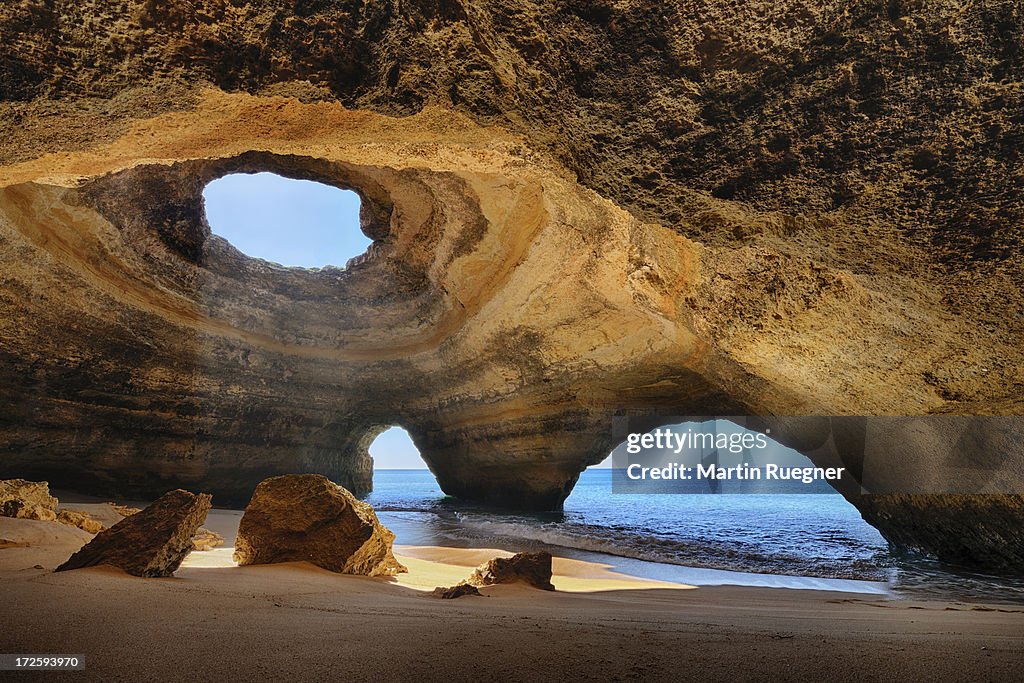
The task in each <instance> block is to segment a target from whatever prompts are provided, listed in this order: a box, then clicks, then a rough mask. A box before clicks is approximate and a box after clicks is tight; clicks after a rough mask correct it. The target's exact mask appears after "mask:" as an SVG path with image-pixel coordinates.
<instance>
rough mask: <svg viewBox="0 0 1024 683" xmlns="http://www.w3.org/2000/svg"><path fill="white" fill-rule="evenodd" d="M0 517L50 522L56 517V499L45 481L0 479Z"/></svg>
mask: <svg viewBox="0 0 1024 683" xmlns="http://www.w3.org/2000/svg"><path fill="white" fill-rule="evenodd" d="M0 517H17V518H19V519H37V520H40V521H43V522H52V521H54V520H55V519H57V499H56V498H54V497H53V496H51V495H50V485H49V484H48V483H47V482H45V481H27V480H25V479H4V480H0Z"/></svg>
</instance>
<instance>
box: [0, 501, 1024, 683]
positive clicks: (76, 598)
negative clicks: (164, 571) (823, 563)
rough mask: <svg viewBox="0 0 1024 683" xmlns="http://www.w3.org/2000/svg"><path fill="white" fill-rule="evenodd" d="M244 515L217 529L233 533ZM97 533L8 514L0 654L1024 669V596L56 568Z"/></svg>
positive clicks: (298, 666)
mask: <svg viewBox="0 0 1024 683" xmlns="http://www.w3.org/2000/svg"><path fill="white" fill-rule="evenodd" d="M93 505H95V504H93ZM68 507H69V508H72V509H82V510H85V511H89V512H93V513H96V514H101V513H102V512H103V511H102V510H100V509H97V508H93V507H91V506H90V507H83V506H82V505H68ZM240 515H241V513H238V512H232V511H221V510H216V511H213V512H212V513H211V515H210V518H209V519H208V520H207V524H206V526H207V527H208V528H211V529H213V530H215V531H218V532H219V533H221V534H222V535H224V536H225V539H226V541H227V546H230V545H231V544H232V543H233V539H234V530H235V528H236V527H237V522H238V519H239V517H240ZM88 538H89V536H88V534H86V533H85V532H83V531H80V530H79V529H75V528H71V527H67V526H64V525H60V524H56V523H52V522H34V521H28V520H15V519H3V518H0V539H4V540H6V541H8V542H9V544H8V545H7V546H6V547H4V546H3V544H0V585H2V586H3V594H2V603H0V604H2V607H0V624H2V625H3V627H2V631H0V652H5V653H70V654H84V655H85V656H86V667H87V668H86V671H85V672H84V673H83V672H68V673H47V674H38V676H40V677H43V676H45V677H46V679H47V680H79V681H80V680H96V681H148V680H152V681H177V680H199V681H207V680H208V681H249V680H252V681H266V680H278V679H280V680H334V681H388V680H416V681H424V680H446V681H447V680H497V681H505V680H510V681H538V680H547V679H556V680H558V679H560V680H729V681H734V680H762V679H770V680H858V681H861V680H880V681H890V680H891V681H896V680H900V681H908V680H911V681H912V680H920V679H928V680H964V679H969V680H992V681H1002V680H1019V676H1020V671H1021V667H1022V666H1024V607H1020V608H1019V607H1006V606H998V605H977V604H959V603H949V602H939V601H926V602H918V601H906V600H889V599H885V598H879V597H878V596H866V595H857V594H852V593H830V592H824V591H809V590H785V589H770V588H739V587H712V588H708V587H702V588H693V587H687V586H680V585H678V584H665V583H660V582H655V581H647V580H641V579H636V578H632V577H629V576H626V575H623V574H619V573H616V572H614V571H612V570H611V569H610V568H609V567H608V566H606V565H600V564H596V563H591V562H582V561H579V560H571V559H564V558H556V560H555V565H554V569H555V577H554V584H555V586H556V587H557V588H558V591H557V592H554V593H551V592H546V591H538V590H533V589H529V588H526V587H523V586H494V587H490V588H485V589H483V592H484V593H485V595H486V597H479V598H477V597H467V598H461V599H459V600H438V599H435V598H431V597H429V596H428V595H427V591H429V590H430V589H432V588H433V587H434V586H437V585H451V584H453V583H456V582H458V581H459V580H461V579H463V578H465V577H466V576H468V574H469V573H470V570H471V568H472V567H474V566H476V565H477V564H479V563H480V562H482V561H483V560H485V559H488V558H490V557H494V556H495V555H499V554H507V553H503V552H501V551H497V550H482V549H452V548H423V547H411V546H399V547H397V548H396V551H397V554H398V555H400V559H401V561H402V562H404V563H405V564H407V565H408V567H409V570H410V571H409V573H408V574H404V575H401V576H399V577H396V578H395V579H393V580H388V579H370V578H365V577H354V576H339V575H336V574H332V573H330V572H327V571H323V570H320V569H317V568H315V567H312V566H310V565H305V564H287V565H275V566H255V567H241V568H240V567H234V566H233V565H232V563H231V561H230V558H231V549H230V547H225V548H220V549H217V550H214V551H209V552H204V553H193V554H192V555H191V556H190V557H189V558H188V560H187V561H186V564H185V565H184V566H183V567H182V568H181V569H180V570H179V571H178V573H177V575H176V577H175V578H172V579H138V578H135V577H131V576H128V575H125V574H123V573H121V572H119V571H117V570H113V569H107V568H97V569H87V570H79V571H74V572H66V573H61V574H54V573H52V569H53V567H55V566H56V565H57V564H60V563H61V562H63V561H64V560H65V559H67V557H68V556H69V555H70V554H71V553H72V552H73V551H74V550H76V549H77V548H78V547H79V546H80V545H81V544H82V543H83V542H84V541H86V540H87V539H88ZM26 546H27V547H26ZM37 567H41V568H37ZM18 676H21V674H18Z"/></svg>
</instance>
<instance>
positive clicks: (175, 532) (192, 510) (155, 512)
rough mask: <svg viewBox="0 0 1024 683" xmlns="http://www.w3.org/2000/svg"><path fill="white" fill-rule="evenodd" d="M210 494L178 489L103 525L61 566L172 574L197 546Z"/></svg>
mask: <svg viewBox="0 0 1024 683" xmlns="http://www.w3.org/2000/svg"><path fill="white" fill-rule="evenodd" d="M209 509H210V496H209V495H207V494H205V493H199V494H193V493H189V492H188V491H183V490H181V489H176V490H174V491H169V492H167V493H165V494H164V495H163V496H161V497H160V498H159V499H158V500H157V501H155V502H154V503H153V504H152V505H149V506H148V507H146V508H144V509H143V510H142V511H140V512H138V513H136V514H134V515H131V516H130V517H125V518H124V519H123V520H121V521H120V522H118V523H117V524H115V525H114V526H112V527H110V528H109V529H107V530H106V531H101V532H100V533H98V534H97V535H96V537H95V538H93V539H92V540H91V541H90V542H89V543H87V544H86V545H85V546H84V547H83V548H82V549H81V550H79V551H78V552H76V553H75V554H74V555H72V556H71V558H70V559H68V561H67V562H65V563H64V564H62V565H61V566H59V567H57V571H66V570H69V569H82V568H84V567H95V566H99V565H110V566H113V567H118V568H119V569H123V570H124V571H126V572H128V573H129V574H134V575H135V576H145V577H158V576H171V575H172V574H173V573H174V571H175V570H176V569H177V568H178V567H179V566H180V565H181V562H182V560H184V559H185V557H186V556H187V555H188V554H189V553H190V552H191V551H192V537H193V536H195V534H196V530H197V529H198V528H199V525H200V524H202V523H203V520H205V519H206V513H207V512H208V511H209Z"/></svg>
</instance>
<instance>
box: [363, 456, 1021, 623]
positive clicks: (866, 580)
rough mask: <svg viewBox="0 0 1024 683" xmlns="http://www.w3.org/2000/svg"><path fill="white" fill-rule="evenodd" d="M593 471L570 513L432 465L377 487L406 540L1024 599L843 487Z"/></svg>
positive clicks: (386, 516) (791, 584)
mask: <svg viewBox="0 0 1024 683" xmlns="http://www.w3.org/2000/svg"><path fill="white" fill-rule="evenodd" d="M611 477H612V472H611V470H609V469H588V470H586V471H584V472H583V474H582V475H581V476H580V480H579V482H578V483H577V485H576V488H575V489H574V490H573V492H572V495H570V496H569V498H568V499H567V500H566V502H565V506H564V510H563V511H562V512H560V513H523V512H501V511H495V510H493V509H488V508H483V507H480V506H474V505H471V504H466V503H463V502H460V501H456V500H454V499H452V498H448V497H446V496H445V494H444V493H443V492H442V491H441V489H440V487H439V486H438V485H437V482H436V481H435V480H434V477H433V475H432V474H431V473H430V472H429V471H427V470H378V471H376V472H375V473H374V491H373V493H371V494H370V495H369V496H368V497H367V499H366V500H367V501H368V502H369V503H371V504H372V505H373V506H374V508H375V509H376V510H377V512H378V514H379V515H380V517H381V520H382V521H383V522H384V523H385V524H386V525H387V526H388V527H389V528H391V529H392V530H393V531H394V532H395V534H396V541H395V542H396V543H398V544H408V545H437V546H448V547H492V548H501V549H505V550H511V551H521V550H536V549H549V550H552V551H555V552H556V553H557V554H560V555H562V556H568V557H577V558H579V559H587V560H592V561H599V562H604V563H606V564H610V565H612V566H613V567H614V568H615V569H616V570H618V571H622V572H625V573H629V574H633V575H637V576H644V577H647V578H653V579H660V580H666V581H676V582H680V583H691V584H696V585H717V584H732V585H759V586H779V587H787V588H825V589H834V590H851V591H859V592H868V593H886V594H890V595H895V596H897V597H899V596H908V597H922V596H927V595H932V596H936V597H942V598H946V599H958V600H986V601H1000V602H1013V603H1024V580H1017V579H1011V578H1007V577H992V576H985V575H981V574H974V573H967V572H953V571H950V570H949V569H948V568H945V567H941V566H939V565H938V564H937V563H935V562H933V561H931V560H929V559H928V558H923V557H922V558H915V557H906V556H896V555H894V554H893V553H891V552H890V550H889V547H888V544H887V543H886V542H885V540H884V539H883V538H882V537H881V535H879V533H878V532H877V531H876V530H875V529H874V528H873V527H871V526H870V525H868V524H867V523H866V522H865V521H864V520H863V519H861V516H860V513H859V512H857V510H856V508H854V507H853V506H852V505H850V504H849V503H848V502H847V501H846V500H845V499H843V497H842V496H840V495H838V494H799V493H773V494H684V495H658V494H621V493H612V482H611Z"/></svg>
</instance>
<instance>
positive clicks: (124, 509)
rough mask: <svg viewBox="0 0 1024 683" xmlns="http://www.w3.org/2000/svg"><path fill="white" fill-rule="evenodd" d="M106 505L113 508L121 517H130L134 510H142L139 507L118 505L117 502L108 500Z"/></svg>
mask: <svg viewBox="0 0 1024 683" xmlns="http://www.w3.org/2000/svg"><path fill="white" fill-rule="evenodd" d="M107 505H109V506H110V507H112V508H114V512H116V513H117V514H119V515H121V516H122V517H131V516H132V515H134V514H135V513H136V512H141V511H142V509H141V508H133V507H129V506H128V505H119V504H118V503H111V502H109V501H108V502H107Z"/></svg>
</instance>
